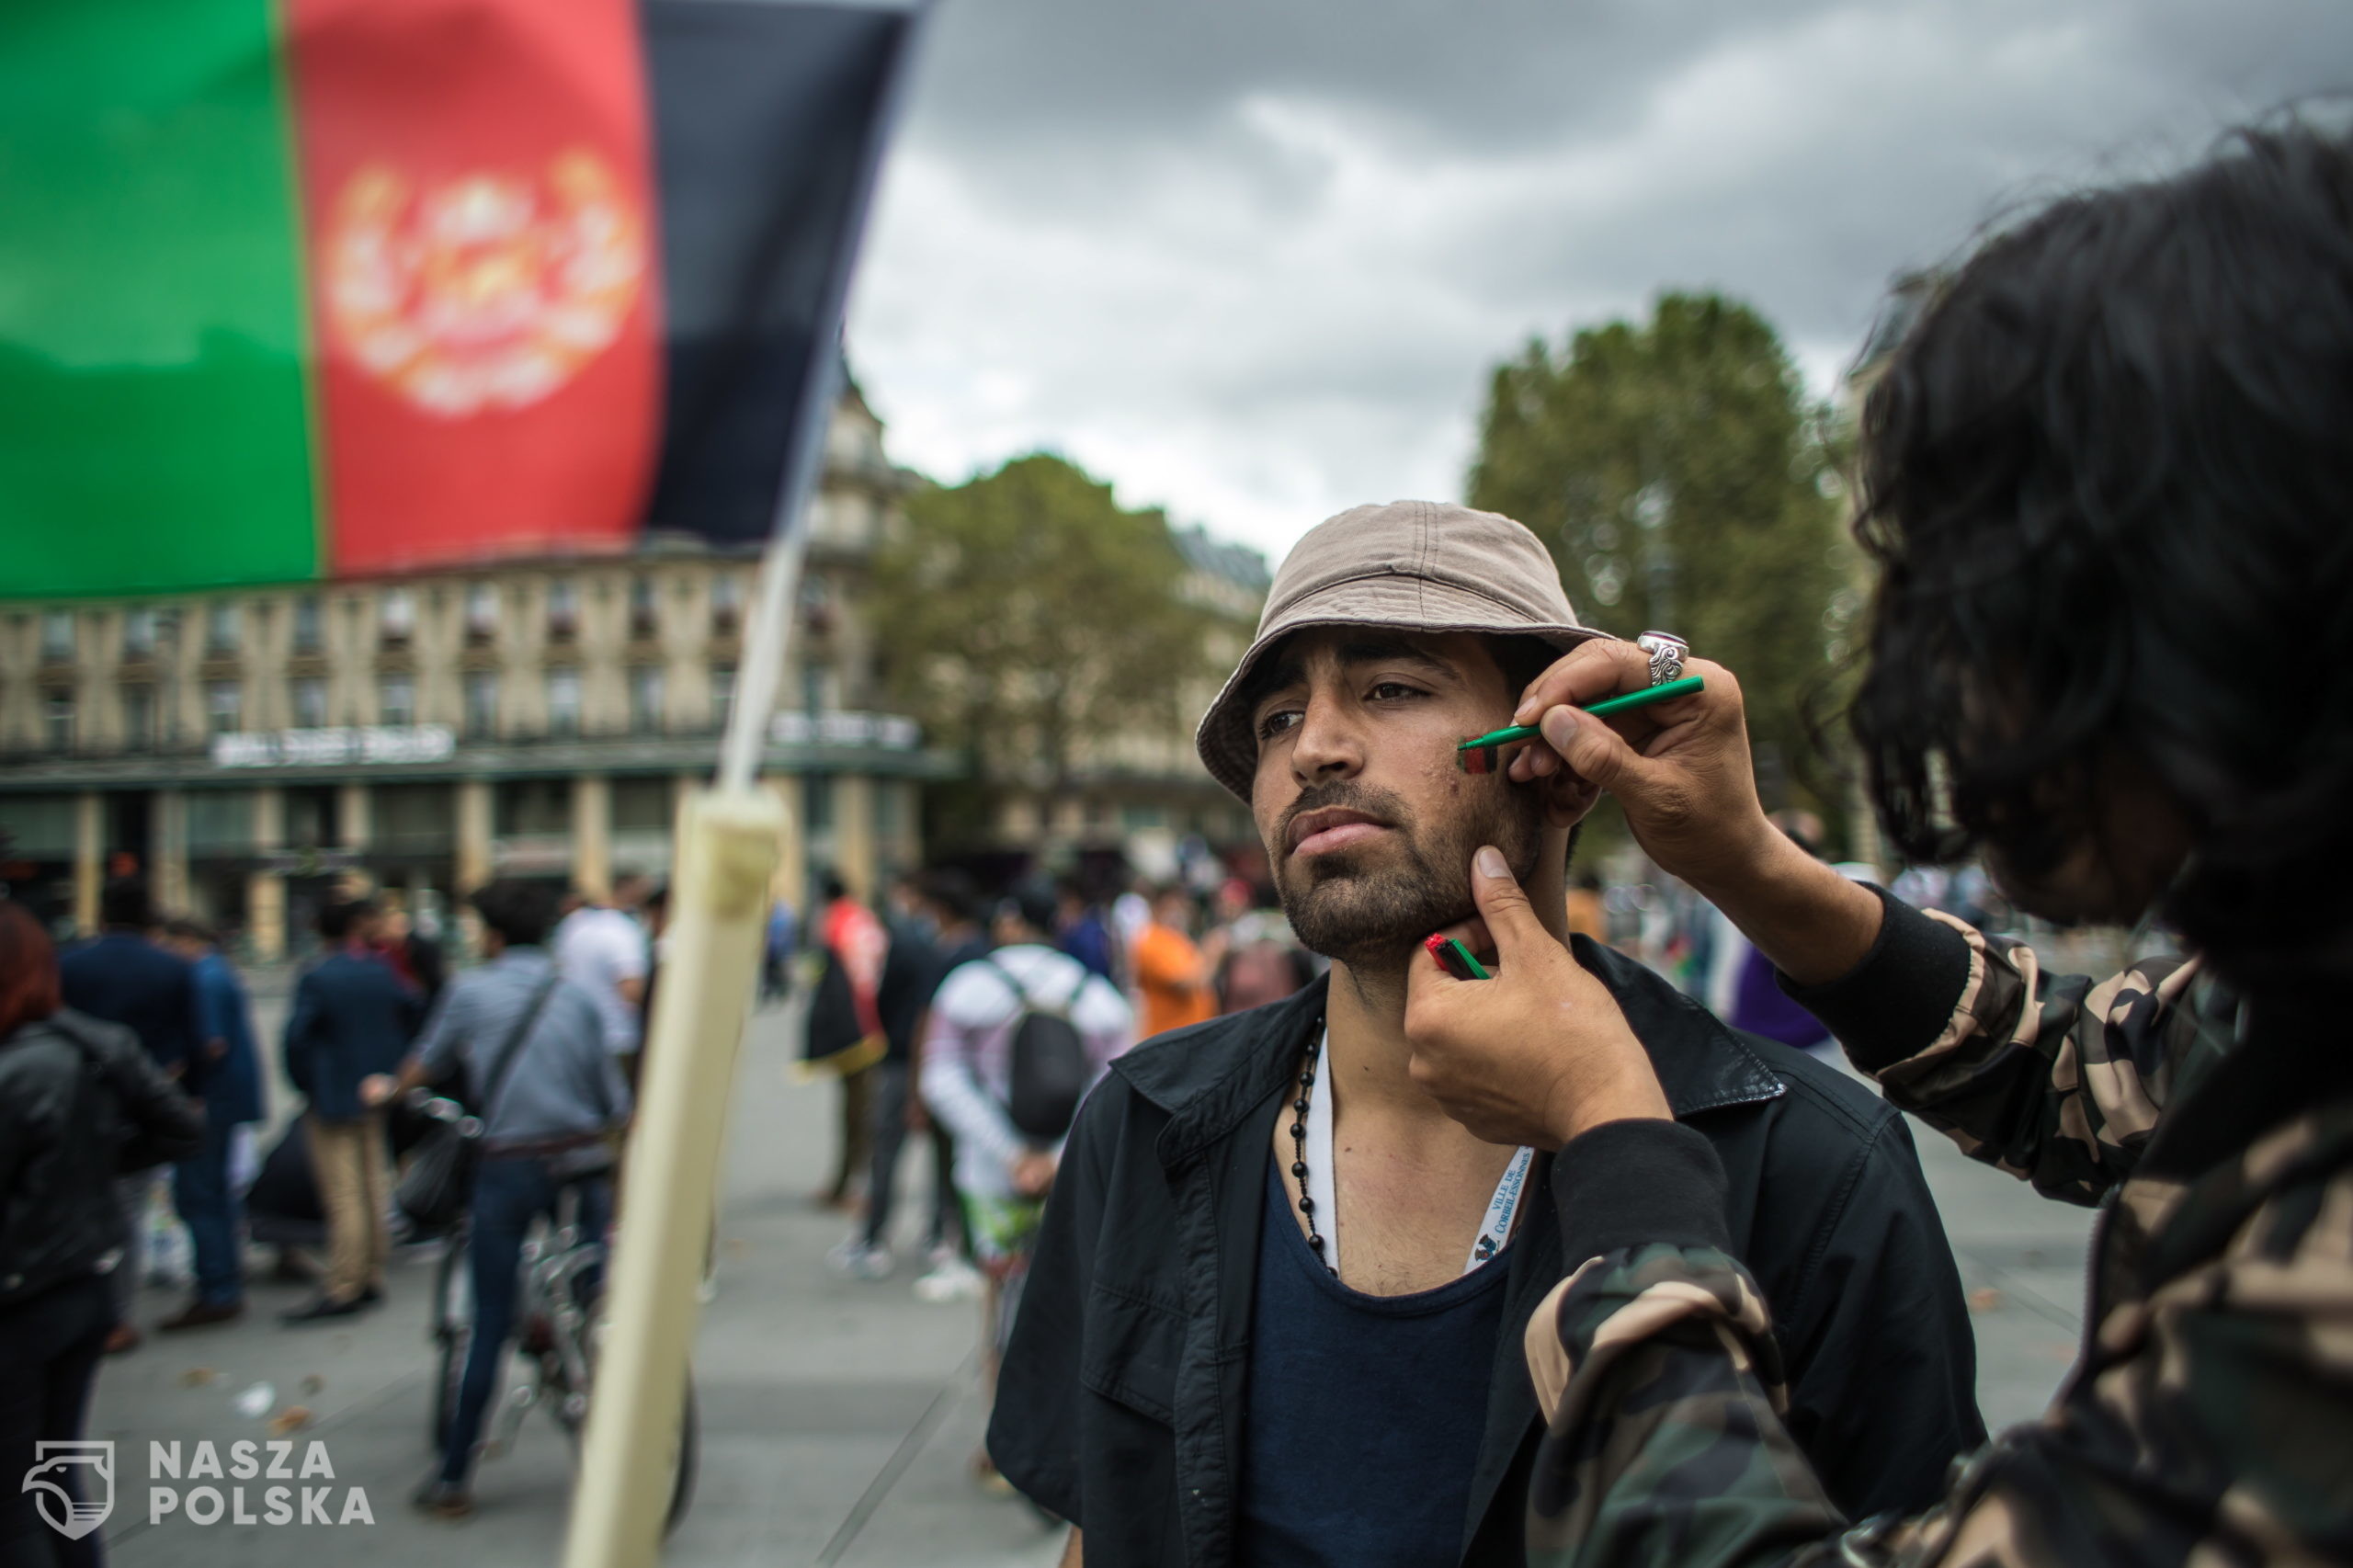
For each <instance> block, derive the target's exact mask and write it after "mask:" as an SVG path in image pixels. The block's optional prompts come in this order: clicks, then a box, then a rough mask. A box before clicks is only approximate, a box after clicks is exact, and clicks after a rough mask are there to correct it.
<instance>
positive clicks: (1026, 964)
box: [922, 888, 1135, 1481]
mask: <svg viewBox="0 0 2353 1568" xmlns="http://www.w3.org/2000/svg"><path fill="white" fill-rule="evenodd" d="M1053 926H1054V896H1053V893H1052V892H1051V890H1050V889H1045V888H1028V889H1023V890H1021V891H1018V892H1016V893H1015V895H1014V896H1013V897H1011V898H1008V899H1006V901H1005V903H1003V904H1002V905H1000V906H999V908H998V911H997V914H996V917H995V922H994V925H993V927H992V930H991V933H990V934H991V935H992V936H993V937H995V939H996V941H997V943H998V946H997V948H996V949H995V951H994V952H992V953H990V954H989V955H988V957H986V958H983V959H976V960H973V961H972V962H970V963H965V964H959V965H958V966H957V967H956V968H955V969H953V970H951V971H949V974H948V978H947V979H945V980H943V981H941V982H940V985H939V990H938V993H937V994H935V995H934V996H933V997H932V1003H931V1014H930V1018H929V1021H928V1023H927V1025H926V1028H925V1032H924V1038H923V1078H922V1090H923V1098H924V1103H925V1104H926V1106H927V1107H928V1108H930V1111H931V1114H932V1115H933V1116H934V1117H936V1118H938V1120H939V1123H940V1125H942V1126H943V1127H945V1128H947V1129H948V1131H949V1134H950V1135H951V1136H952V1137H953V1138H954V1140H955V1144H956V1193H957V1197H958V1198H959V1199H961V1200H962V1203H963V1208H964V1233H965V1236H966V1239H967V1240H968V1241H969V1242H970V1243H971V1244H972V1256H973V1257H974V1259H975V1261H977V1262H978V1263H979V1264H980V1266H981V1270H982V1273H983V1275H984V1276H985V1278H987V1281H988V1290H987V1298H986V1300H985V1301H983V1324H985V1326H986V1331H987V1337H986V1341H985V1343H986V1345H987V1346H988V1351H987V1376H988V1385H989V1386H990V1387H992V1388H994V1387H995V1381H996V1362H997V1357H998V1355H999V1354H1000V1353H1001V1352H1002V1350H1003V1349H1004V1345H1005V1340H1004V1335H1005V1331H1006V1327H1007V1325H1008V1322H1009V1320H1010V1318H1011V1316H1012V1313H1011V1312H1009V1311H1007V1310H1006V1301H1007V1300H1008V1298H1009V1299H1011V1300H1012V1301H1016V1302H1017V1301H1018V1295H1017V1287H1018V1281H1019V1279H1020V1276H1021V1273H1022V1271H1023V1269H1024V1268H1025V1267H1027V1266H1028V1263H1029V1251H1030V1248H1031V1247H1032V1246H1033V1245H1034V1244H1036V1241H1037V1236H1038V1221H1039V1219H1040V1216H1041V1215H1042V1214H1043V1213H1044V1212H1045V1207H1046V1191H1047V1189H1048V1188H1049V1187H1051V1186H1052V1185H1053V1180H1054V1168H1055V1165H1056V1164H1057V1163H1058V1162H1059V1161H1060V1160H1061V1158H1062V1140H1061V1139H1056V1140H1054V1141H1053V1142H1051V1143H1040V1142H1036V1141H1034V1140H1032V1139H1030V1138H1029V1137H1027V1136H1026V1135H1024V1134H1023V1133H1022V1132H1021V1131H1020V1130H1019V1129H1018V1128H1017V1127H1015V1126H1014V1124H1013V1117H1012V1112H1011V1110H1010V1108H1009V1107H1010V1104H1011V1100H1012V1088H1013V1037H1014V1034H1015V1031H1016V1028H1017V1025H1018V1024H1019V1022H1020V1019H1021V1017H1022V1014H1023V1012H1024V1011H1025V998H1026V1003H1027V1009H1034V1010H1042V1011H1050V1012H1054V1013H1059V1014H1061V1015H1062V1016H1063V1017H1067V1018H1068V1019H1069V1020H1070V1022H1071V1025H1072V1027H1073V1028H1074V1029H1076V1030H1077V1032H1078V1037H1079V1040H1080V1041H1081V1043H1082V1044H1083V1045H1084V1046H1085V1048H1086V1060H1087V1066H1088V1068H1089V1074H1088V1077H1089V1086H1090V1087H1091V1086H1092V1085H1093V1083H1094V1082H1095V1081H1096V1080H1099V1079H1100V1078H1101V1077H1102V1076H1103V1072H1104V1069H1105V1068H1107V1067H1108V1066H1109V1065H1110V1063H1111V1061H1112V1059H1113V1058H1114V1057H1116V1056H1118V1055H1119V1054H1120V1052H1121V1051H1126V1050H1127V1049H1128V1047H1130V1046H1131V1045H1133V1044H1134V1043H1135V1013H1134V1010H1133V1009H1132V1008H1131V1007H1130V1006H1128V999H1127V998H1126V997H1124V996H1122V995H1120V991H1119V988H1118V987H1117V986H1115V985H1113V984H1112V983H1110V982H1109V981H1108V980H1105V979H1104V978H1103V977H1102V976H1100V975H1098V974H1096V973H1094V972H1092V971H1089V970H1088V969H1087V968H1086V965H1084V964H1082V963H1080V962H1079V961H1078V960H1076V959H1074V958H1072V957H1071V956H1070V955H1069V954H1068V953H1065V952H1063V951H1062V950H1061V949H1058V948H1056V947H1054V946H1053V945H1052V944H1053V937H1052V931H1053ZM974 1465H975V1468H976V1469H977V1470H978V1471H980V1472H981V1474H982V1477H983V1480H984V1481H990V1480H994V1477H995V1469H994V1467H993V1466H991V1465H990V1463H989V1461H988V1456H987V1454H986V1453H985V1452H983V1453H981V1454H979V1455H976V1456H975V1457H974Z"/></svg>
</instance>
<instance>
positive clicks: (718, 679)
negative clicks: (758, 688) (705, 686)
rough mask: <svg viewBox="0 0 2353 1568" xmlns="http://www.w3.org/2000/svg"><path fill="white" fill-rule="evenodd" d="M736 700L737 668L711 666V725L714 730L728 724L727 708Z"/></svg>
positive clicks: (731, 666) (732, 666)
mask: <svg viewBox="0 0 2353 1568" xmlns="http://www.w3.org/2000/svg"><path fill="white" fill-rule="evenodd" d="M734 700H735V666H734V665H711V666H710V722H711V724H712V726H713V727H714V728H721V727H724V726H725V724H726V722H727V707H728V704H730V703H732V702H733V701H734Z"/></svg>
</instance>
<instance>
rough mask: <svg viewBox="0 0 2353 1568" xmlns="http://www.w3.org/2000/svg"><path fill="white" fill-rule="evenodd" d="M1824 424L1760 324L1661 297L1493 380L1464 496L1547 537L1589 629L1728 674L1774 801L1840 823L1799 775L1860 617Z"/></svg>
mask: <svg viewBox="0 0 2353 1568" xmlns="http://www.w3.org/2000/svg"><path fill="white" fill-rule="evenodd" d="M1824 419H1825V415H1824V411H1823V410H1820V409H1818V408H1814V407H1811V406H1809V404H1808V402H1807V400H1806V398H1805V396H1804V392H1803V389H1802V385H1801V383H1800V381H1799V379H1798V376H1797V372H1796V369H1795V368H1794V367H1793V366H1792V364H1791V363H1790V357H1789V354H1788V352H1787V351H1786V350H1785V349H1784V348H1783V347H1782V346H1781V341H1780V338H1779V335H1776V334H1775V332H1774V331H1773V328H1772V326H1771V325H1770V324H1768V323H1767V322H1766V321H1765V319H1764V318H1763V317H1761V316H1759V315H1758V314H1757V313H1756V312H1755V311H1754V310H1751V309H1750V308H1749V307H1748V306H1746V305H1744V304H1741V303H1739V302H1737V301H1730V300H1726V299H1723V298H1722V297H1721V296H1718V295H1714V294H1666V295H1663V296H1661V298H1660V299H1659V301H1658V303H1657V307H1656V310H1655V311H1654V313H1653V316H1652V318H1651V320H1650V321H1649V322H1648V323H1642V324H1637V323H1631V322H1626V321H1613V322H1610V323H1608V324H1605V325H1601V326H1597V327H1589V328H1586V329H1584V330H1582V331H1579V332H1577V333H1575V334H1574V335H1573V336H1572V337H1571V338H1570V339H1569V342H1568V345H1567V347H1566V349H1565V351H1564V352H1563V353H1560V354H1557V355H1556V354H1554V353H1553V352H1552V350H1551V349H1550V348H1549V347H1547V346H1546V345H1545V344H1544V343H1542V342H1541V341H1531V342H1530V343H1529V346H1528V347H1527V349H1526V351H1525V352H1524V353H1523V354H1522V355H1521V356H1520V358H1518V359H1516V360H1514V361H1512V362H1510V363H1507V364H1505V365H1501V366H1498V367H1497V368H1496V369H1495V378H1494V381H1493V383H1492V387H1491V390H1490V391H1489V393H1488V399H1487V406H1486V410H1485V413H1484V415H1483V420H1482V426H1481V431H1480V441H1479V455H1478V458H1477V460H1476V462H1475V463H1474V464H1473V466H1472V471H1471V483H1470V492H1471V501H1472V505H1473V506H1481V507H1485V508H1488V509H1490V510H1493V511H1498V512H1503V513H1506V514H1507V515H1509V516H1511V517H1518V519H1519V520H1520V521H1522V522H1524V523H1526V524H1527V525H1528V526H1529V528H1533V529H1534V530H1535V531H1536V533H1537V535H1538V537H1540V538H1541V539H1542V540H1544V541H1545V542H1546V544H1547V545H1548V546H1549V547H1550V549H1551V550H1552V555H1553V558H1554V559H1555V560H1556V561H1557V562H1559V563H1560V566H1561V576H1562V581H1563V583H1565V584H1567V585H1568V587H1569V594H1570V597H1571V599H1572V600H1573V601H1574V604H1575V605H1576V607H1577V611H1578V614H1579V615H1580V616H1581V617H1582V618H1583V619H1585V620H1586V624H1588V625H1593V626H1598V627H1600V628H1602V629H1603V630H1605V631H1613V632H1616V633H1618V634H1620V635H1621V636H1628V637H1631V636H1633V635H1636V634H1637V633H1639V632H1642V631H1646V630H1648V629H1650V628H1653V627H1657V628H1660V629H1663V630H1665V631H1674V632H1677V633H1678V634H1679V635H1681V636H1683V637H1685V638H1686V639H1688V641H1689V642H1690V643H1691V646H1692V649H1693V651H1694V652H1695V653H1699V654H1703V655H1705V656H1706V657H1708V658H1711V659H1714V660H1717V661H1719V662H1721V663H1722V664H1723V665H1727V666H1729V667H1730V668H1731V669H1732V670H1733V672H1734V673H1735V674H1737V675H1738V676H1740V682H1741V687H1742V689H1743V691H1744V692H1745V694H1746V697H1747V703H1748V724H1749V732H1750V734H1751V736H1752V738H1753V740H1754V741H1755V743H1756V752H1757V760H1758V766H1759V772H1760V776H1761V777H1760V778H1759V783H1760V785H1762V786H1763V787H1764V789H1765V790H1766V793H1767V797H1768V804H1778V803H1780V801H1779V798H1780V797H1788V796H1796V797H1802V798H1805V799H1808V800H1810V801H1811V803H1813V804H1814V805H1816V806H1819V807H1822V808H1824V809H1825V810H1827V811H1829V812H1832V813H1834V814H1836V813H1837V811H1838V807H1839V806H1840V805H1841V804H1842V802H1841V801H1840V800H1839V799H1838V798H1837V795H1836V791H1835V790H1829V789H1827V788H1826V787H1825V788H1823V789H1821V790H1815V789H1812V788H1807V787H1806V780H1805V779H1804V778H1802V776H1801V777H1799V778H1792V777H1791V776H1790V775H1791V773H1792V771H1793V770H1799V765H1800V764H1801V762H1802V759H1803V758H1804V757H1805V756H1807V755H1808V739H1807V723H1806V719H1805V716H1804V708H1805V705H1806V702H1807V699H1808V698H1809V697H1810V696H1811V695H1812V694H1813V692H1814V691H1815V690H1816V689H1817V688H1818V687H1821V685H1822V683H1823V682H1824V679H1825V677H1826V676H1828V675H1829V673H1830V668H1831V662H1832V659H1833V657H1834V655H1835V651H1836V645H1837V643H1838V639H1839V637H1840V636H1841V634H1842V633H1843V631H1844V629H1845V623H1846V621H1847V619H1849V618H1850V617H1851V616H1852V615H1853V613H1854V610H1855V608H1856V607H1855V597H1854V595H1853V593H1852V591H1851V586H1850V584H1851V576H1850V572H1851V567H1850V564H1849V562H1850V560H1851V555H1850V551H1851V546H1849V545H1848V544H1847V542H1846V540H1845V536H1844V534H1843V531H1842V529H1841V527H1840V519H1841V517H1842V510H1841V504H1840V502H1839V501H1838V500H1837V499H1836V496H1837V489H1838V487H1837V484H1836V478H1835V474H1834V471H1833V470H1832V468H1831V466H1830V461H1829V454H1828V452H1827V451H1826V449H1825V447H1824V438H1823V430H1824Z"/></svg>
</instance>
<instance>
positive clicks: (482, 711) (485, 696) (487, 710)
mask: <svg viewBox="0 0 2353 1568" xmlns="http://www.w3.org/2000/svg"><path fill="white" fill-rule="evenodd" d="M466 733H467V734H469V735H472V737H474V738H475V739H476V740H487V739H489V738H490V737H491V736H493V735H494V734H496V733H498V677H497V676H494V675H493V674H491V673H490V672H489V671H488V670H472V671H470V672H468V674H467V676H466Z"/></svg>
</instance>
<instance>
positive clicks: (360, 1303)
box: [283, 899, 420, 1323]
mask: <svg viewBox="0 0 2353 1568" xmlns="http://www.w3.org/2000/svg"><path fill="white" fill-rule="evenodd" d="M317 926H318V932H319V939H320V941H321V943H322V944H323V945H324V947H325V949H326V956H325V957H324V958H323V959H321V960H319V962H318V963H317V964H316V965H314V966H313V968H312V969H311V970H310V971H308V972H306V973H305V974H304V975H303V976H302V978H301V980H300V981H298V982H297V983H295V987H294V1004H293V1008H292V1010H291V1012H290V1016H289V1017H288V1018H287V1020H286V1044H285V1053H286V1076H287V1078H288V1079H289V1080H290V1082H291V1083H292V1084H293V1085H294V1086H295V1087H296V1088H298V1089H300V1090H301V1091H302V1095H303V1099H304V1106H303V1113H302V1121H303V1127H304V1129H305V1131H306V1132H307V1134H308V1136H309V1139H310V1144H311V1166H312V1171H313V1176H315V1178H316V1179H317V1182H318V1185H319V1198H320V1200H321V1202H322V1203H323V1204H324V1206H325V1209H326V1215H327V1272H326V1278H325V1279H324V1281H322V1284H321V1289H320V1291H319V1294H318V1296H317V1297H316V1298H315V1299H313V1301H309V1302H308V1303H306V1304H305V1305H303V1306H301V1307H297V1308H296V1309H294V1310H293V1311H292V1312H287V1313H285V1314H283V1317H284V1321H286V1322H288V1323H312V1322H315V1321H317V1320H319V1319H322V1318H337V1317H348V1316H350V1315H351V1314H352V1313H354V1312H359V1311H361V1310H362V1309H364V1308H367V1307H372V1306H374V1305H376V1304H377V1303H378V1302H379V1301H382V1300H383V1299H384V1262H385V1259H386V1258H387V1257H388V1256H390V1254H391V1251H392V1235H391V1233H390V1232H389V1231H388V1230H387V1228H386V1220H387V1218H388V1210H389V1209H390V1205H391V1200H392V1180H391V1165H390V1155H389V1153H388V1151H387V1150H386V1148H385V1144H384V1113H383V1111H382V1110H381V1109H380V1108H377V1107H375V1106H371V1105H369V1104H368V1103H367V1102H366V1101H365V1100H364V1099H362V1097H361V1095H360V1085H361V1083H362V1082H363V1081H365V1080H366V1079H368V1078H370V1077H373V1076H375V1075H377V1074H384V1073H390V1072H392V1070H393V1069H394V1068H396V1067H398V1066H399V1065H400V1062H401V1059H402V1057H403V1056H404V1055H405V1054H407V1051H408V1044H409V1040H411V1039H412V1038H413V1037H414V1036H415V1033H416V1027H417V1020H418V1014H419V1010H420V1009H419V1004H418V1000H417V994H416V993H415V991H414V990H413V989H411V988H410V987H409V986H408V985H407V984H405V983H404V982H403V981H402V980H401V978H400V976H399V975H397V974H395V973H393V972H392V966H391V965H389V964H387V963H386V962H384V960H382V959H381V958H379V957H378V956H377V955H376V953H375V951H374V942H375V938H376V935H377V926H376V907H375V905H374V904H372V903H369V902H368V901H367V900H365V899H334V900H330V901H328V902H327V903H324V904H322V905H320V906H319V913H318V917H317Z"/></svg>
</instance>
